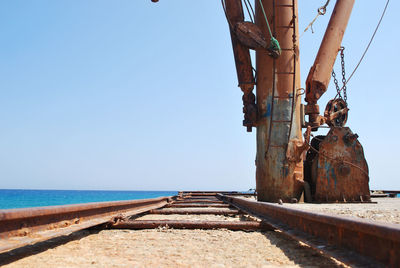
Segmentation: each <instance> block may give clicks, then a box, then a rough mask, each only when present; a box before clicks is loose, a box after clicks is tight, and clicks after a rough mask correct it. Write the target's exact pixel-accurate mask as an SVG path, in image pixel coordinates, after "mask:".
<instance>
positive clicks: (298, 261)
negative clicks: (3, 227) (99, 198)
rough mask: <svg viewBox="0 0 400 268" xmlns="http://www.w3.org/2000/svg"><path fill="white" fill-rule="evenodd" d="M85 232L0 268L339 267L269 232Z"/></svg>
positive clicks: (332, 261) (327, 259)
mask: <svg viewBox="0 0 400 268" xmlns="http://www.w3.org/2000/svg"><path fill="white" fill-rule="evenodd" d="M86 232H87V234H88V235H87V236H85V235H84V234H82V236H81V237H78V238H77V239H76V240H73V241H70V242H68V243H66V244H63V245H60V246H57V247H55V248H50V249H48V250H46V251H44V252H41V253H39V254H36V255H32V256H29V257H26V258H24V259H21V260H18V261H16V262H13V263H11V264H9V265H6V266H4V267H276V266H285V267H303V266H308V267H343V266H340V265H339V264H338V263H337V262H335V261H334V260H332V259H330V258H326V257H322V256H320V255H319V254H317V253H315V252H314V251H313V250H311V249H309V248H307V247H305V246H302V245H301V244H299V243H298V242H296V241H293V240H290V239H287V238H285V237H284V236H282V235H281V234H279V233H277V232H273V231H271V232H243V231H229V230H173V229H153V230H140V231H133V230H103V231H100V232H99V233H92V234H90V233H89V232H88V231H86Z"/></svg>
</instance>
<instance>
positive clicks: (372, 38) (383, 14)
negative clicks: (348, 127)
mask: <svg viewBox="0 0 400 268" xmlns="http://www.w3.org/2000/svg"><path fill="white" fill-rule="evenodd" d="M389 1H390V0H387V2H386V5H385V8H384V9H383V12H382V15H381V18H380V19H379V22H378V25H376V28H375V31H374V33H373V34H372V36H371V39H370V40H369V43H368V45H367V47H366V48H365V50H364V53H363V54H362V56H361V58H360V60H359V61H358V63H357V65H356V67H355V68H354V70H353V72H352V73H351V74H350V76H349V78H348V79H347V82H346V83H345V84H344V85H343V86H342V88H341V89H340V90H339V92H338V93H337V94H336V96H335V98H334V99H336V98H337V97H338V95H339V94H340V92H341V91H342V90H343V88H344V87H345V86H346V85H347V84H348V83H349V81H350V79H351V78H352V77H353V74H354V73H355V72H356V70H357V69H358V66H360V63H361V62H362V60H363V59H364V56H365V54H367V51H368V49H369V46H370V45H371V43H372V40H374V37H375V34H376V32H377V31H378V28H379V26H380V25H381V22H382V19H383V17H384V16H385V12H386V9H387V7H388V5H389Z"/></svg>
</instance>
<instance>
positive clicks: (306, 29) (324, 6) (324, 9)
mask: <svg viewBox="0 0 400 268" xmlns="http://www.w3.org/2000/svg"><path fill="white" fill-rule="evenodd" d="M329 1H330V0H327V1H326V3H325V5H323V6H322V7H319V8H318V13H317V16H315V18H314V19H313V20H312V21H311V22H310V23H309V24H308V25H307V27H306V28H305V29H304V31H303V32H302V33H301V35H300V37H299V38H301V37H302V36H303V34H304V33H305V32H307V31H308V29H309V28H310V27H311V32H312V33H314V31H313V28H312V26H313V24H314V22H315V21H316V20H317V18H318V17H319V16H320V15H321V16H323V15H325V13H326V7H327V6H328V5H329Z"/></svg>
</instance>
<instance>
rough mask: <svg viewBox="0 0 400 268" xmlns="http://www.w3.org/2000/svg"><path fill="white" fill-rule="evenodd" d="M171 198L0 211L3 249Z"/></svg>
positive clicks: (139, 210)
mask: <svg viewBox="0 0 400 268" xmlns="http://www.w3.org/2000/svg"><path fill="white" fill-rule="evenodd" d="M171 201H172V198H171V197H159V198H153V199H142V200H130V201H115V202H97V203H87V204H77V205H63V206H49V207H35V208H23V209H4V210H0V252H5V251H9V250H12V249H15V248H19V247H22V246H25V245H30V244H34V243H37V242H41V241H45V240H48V239H50V238H54V237H58V236H64V235H69V234H71V233H73V232H76V231H79V230H82V229H86V228H89V227H92V226H96V225H99V224H103V223H106V222H108V221H110V220H111V219H112V218H114V217H116V216H118V215H121V214H123V215H124V216H127V217H128V216H132V215H135V214H139V213H143V212H146V211H149V210H152V209H157V208H161V207H163V206H165V205H167V204H168V203H169V202H171Z"/></svg>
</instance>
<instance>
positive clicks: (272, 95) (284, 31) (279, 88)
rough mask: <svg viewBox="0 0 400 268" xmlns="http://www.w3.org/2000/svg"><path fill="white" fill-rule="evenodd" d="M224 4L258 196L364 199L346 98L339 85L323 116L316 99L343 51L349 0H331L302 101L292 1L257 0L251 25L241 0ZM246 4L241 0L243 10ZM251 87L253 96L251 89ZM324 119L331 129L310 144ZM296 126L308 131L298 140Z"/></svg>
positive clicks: (359, 153)
mask: <svg viewBox="0 0 400 268" xmlns="http://www.w3.org/2000/svg"><path fill="white" fill-rule="evenodd" d="M222 3H223V8H224V11H225V14H226V17H227V21H228V25H229V30H230V34H231V39H232V47H233V54H234V57H235V63H236V71H237V76H238V81H239V87H240V88H241V89H242V91H243V93H244V95H243V104H244V107H243V112H244V121H243V125H244V126H246V127H247V130H248V131H251V128H252V127H256V129H257V156H256V167H257V168H256V190H257V194H258V200H260V201H272V202H277V201H278V200H281V201H283V202H290V201H292V200H300V198H301V197H302V194H304V197H305V200H306V201H308V202H312V201H314V202H347V201H359V202H368V201H370V194H369V186H368V183H369V176H368V166H367V163H366V160H365V157H364V153H363V149H362V146H361V144H360V143H359V142H358V140H357V137H358V136H357V135H356V134H353V133H352V132H351V130H350V129H349V128H345V127H344V125H345V123H346V121H347V115H348V111H349V108H348V107H347V101H346V98H345V99H342V98H341V95H340V91H338V95H339V98H337V96H336V97H335V99H333V100H331V101H330V102H329V103H328V104H327V107H326V109H325V112H324V114H323V115H320V110H319V106H318V104H317V102H318V100H319V99H320V97H321V96H322V94H324V93H325V92H326V90H327V88H328V85H329V82H330V78H331V73H332V70H333V65H334V63H335V60H336V57H337V55H338V52H339V51H342V52H343V49H341V43H342V39H343V35H344V32H345V29H346V26H347V23H348V21H349V18H350V14H351V11H352V7H353V5H354V0H337V1H336V4H335V7H334V10H333V12H332V16H331V19H330V21H329V24H328V26H327V29H326V32H325V35H324V38H323V40H322V42H321V46H320V49H319V51H318V53H317V56H316V58H315V61H314V64H313V66H312V67H311V69H310V72H309V74H308V77H307V81H306V87H305V101H306V102H307V105H302V104H301V95H302V89H301V85H300V76H299V69H300V61H299V38H298V32H299V30H298V26H297V25H298V9H297V0H281V1H278V0H258V1H257V0H256V1H255V22H254V23H252V22H249V21H244V17H245V16H244V14H243V6H242V1H241V0H222ZM248 4H250V3H249V2H248V1H247V3H246V8H248V6H247V5H248ZM327 5H328V2H327V3H326V4H325V6H323V7H321V8H320V9H319V10H318V12H323V13H325V12H326V6H327ZM249 13H250V12H249ZM320 14H321V13H320ZM249 16H250V17H251V14H249ZM269 35H270V36H269ZM268 38H270V40H271V41H270V44H271V45H270V46H269V45H268V41H267V40H268ZM276 40H277V42H278V41H279V44H278V45H275V47H278V48H279V52H275V53H273V51H271V46H272V44H273V42H274V41H276ZM250 49H253V50H255V54H256V73H257V79H254V76H253V70H252V63H251V57H250V52H249V51H250ZM341 55H342V53H341ZM342 56H343V55H342ZM343 64H344V63H342V65H343ZM343 68H344V67H343ZM343 76H344V70H343ZM343 79H345V77H344V78H343ZM254 85H256V97H254V95H253V93H252V90H253V87H254ZM254 100H256V101H254ZM305 116H308V122H306V120H305ZM323 124H327V125H328V126H329V127H330V128H331V131H330V132H329V133H328V135H327V136H326V137H321V136H319V138H317V139H314V140H313V141H312V142H311V144H310V135H311V131H317V130H318V128H319V127H320V126H321V125H323ZM302 128H305V129H306V130H305V133H304V139H303V137H302ZM318 139H319V140H318ZM321 139H323V141H321ZM306 153H307V157H305V154H306Z"/></svg>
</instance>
